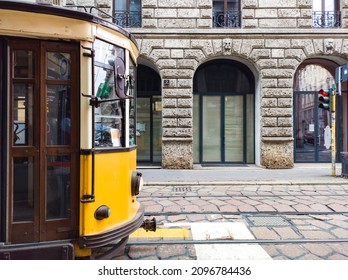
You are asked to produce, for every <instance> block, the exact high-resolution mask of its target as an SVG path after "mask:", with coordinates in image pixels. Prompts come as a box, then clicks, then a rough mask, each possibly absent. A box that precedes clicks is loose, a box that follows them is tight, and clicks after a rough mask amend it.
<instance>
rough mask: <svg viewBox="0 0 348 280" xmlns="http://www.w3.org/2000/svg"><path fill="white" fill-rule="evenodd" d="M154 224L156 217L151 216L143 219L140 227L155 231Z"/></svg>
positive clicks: (155, 224)
mask: <svg viewBox="0 0 348 280" xmlns="http://www.w3.org/2000/svg"><path fill="white" fill-rule="evenodd" d="M156 226H157V223H156V218H155V217H153V218H152V219H145V220H144V221H143V223H142V225H141V226H140V227H142V228H143V229H145V230H146V231H156Z"/></svg>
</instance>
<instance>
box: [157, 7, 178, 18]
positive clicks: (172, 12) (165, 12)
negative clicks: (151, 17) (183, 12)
mask: <svg viewBox="0 0 348 280" xmlns="http://www.w3.org/2000/svg"><path fill="white" fill-rule="evenodd" d="M155 17H156V18H177V17H178V11H177V9H155Z"/></svg>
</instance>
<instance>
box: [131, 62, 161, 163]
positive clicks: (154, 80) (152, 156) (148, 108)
mask: <svg viewBox="0 0 348 280" xmlns="http://www.w3.org/2000/svg"><path fill="white" fill-rule="evenodd" d="M137 71H138V72H137V73H138V74H137V126H136V127H137V162H138V164H153V163H155V164H160V163H161V160H162V99H161V78H160V76H159V75H158V74H157V72H156V71H155V70H153V69H152V68H150V67H148V66H145V65H142V64H140V65H139V66H138V70H137Z"/></svg>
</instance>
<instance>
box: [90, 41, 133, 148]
mask: <svg viewBox="0 0 348 280" xmlns="http://www.w3.org/2000/svg"><path fill="white" fill-rule="evenodd" d="M94 48H95V63H94V65H95V68H94V70H95V71H94V73H95V76H94V82H95V84H94V88H95V92H96V95H97V96H98V97H100V98H101V99H104V101H105V99H107V100H108V101H107V102H103V103H100V106H99V107H98V108H95V109H94V114H95V134H94V135H95V139H94V143H95V147H121V146H122V145H124V144H122V143H123V142H122V141H121V139H122V138H123V137H124V126H122V121H123V114H124V113H123V112H124V107H125V106H124V102H123V101H121V100H118V99H119V98H120V96H121V95H124V94H126V87H125V86H124V85H125V83H124V80H123V79H121V80H120V79H119V77H121V76H122V75H123V74H124V71H125V69H124V66H125V64H124V56H125V53H124V50H123V49H121V48H118V47H116V46H114V45H112V44H108V43H106V42H103V41H100V40H97V41H96V42H95V44H94ZM116 71H117V72H116ZM115 77H116V78H115Z"/></svg>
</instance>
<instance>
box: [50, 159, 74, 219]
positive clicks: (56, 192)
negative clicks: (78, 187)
mask: <svg viewBox="0 0 348 280" xmlns="http://www.w3.org/2000/svg"><path fill="white" fill-rule="evenodd" d="M70 172H71V171H70V157H69V156H57V157H47V191H46V218H47V219H57V218H68V217H69V214H70Z"/></svg>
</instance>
